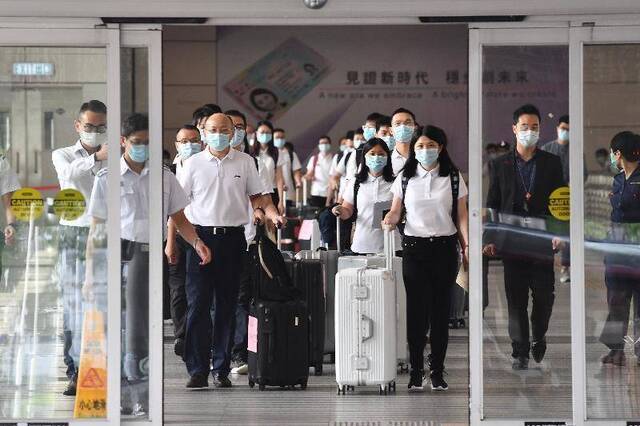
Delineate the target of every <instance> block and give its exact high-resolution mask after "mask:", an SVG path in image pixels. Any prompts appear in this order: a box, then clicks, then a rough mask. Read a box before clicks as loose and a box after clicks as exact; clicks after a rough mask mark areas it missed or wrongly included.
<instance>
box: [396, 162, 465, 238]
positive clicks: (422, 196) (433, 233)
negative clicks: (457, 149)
mask: <svg viewBox="0 0 640 426" xmlns="http://www.w3.org/2000/svg"><path fill="white" fill-rule="evenodd" d="M439 171H440V167H436V168H434V169H433V170H431V171H426V170H425V169H424V168H422V166H420V165H418V167H417V170H416V176H414V177H412V178H411V179H409V183H408V185H407V193H406V200H405V202H404V205H405V208H406V211H407V217H406V225H405V228H404V233H405V235H408V236H411V237H422V238H428V237H446V236H449V235H453V234H455V233H456V232H458V231H457V230H456V226H455V224H454V223H453V220H452V219H451V208H452V205H453V200H452V199H451V178H450V177H449V176H444V177H443V176H438V173H439ZM403 174H404V172H402V173H400V174H399V175H398V177H397V178H396V180H395V182H394V183H393V186H392V187H391V192H393V195H394V197H398V198H400V199H402V176H403ZM467 192H468V191H467V185H466V184H465V182H464V179H463V178H462V175H460V185H459V189H458V198H462V197H464V196H466V195H467Z"/></svg>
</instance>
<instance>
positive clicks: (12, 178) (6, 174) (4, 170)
mask: <svg viewBox="0 0 640 426" xmlns="http://www.w3.org/2000/svg"><path fill="white" fill-rule="evenodd" d="M18 189H20V181H18V176H17V175H16V174H15V172H14V171H13V170H11V165H10V164H9V160H7V158H6V157H5V156H4V155H0V195H4V194H8V193H9V192H13V191H16V190H18Z"/></svg>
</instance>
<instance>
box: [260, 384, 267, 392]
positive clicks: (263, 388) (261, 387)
mask: <svg viewBox="0 0 640 426" xmlns="http://www.w3.org/2000/svg"><path fill="white" fill-rule="evenodd" d="M265 388H266V386H265V385H263V384H262V383H260V384H259V385H258V389H260V390H261V391H263V390H265Z"/></svg>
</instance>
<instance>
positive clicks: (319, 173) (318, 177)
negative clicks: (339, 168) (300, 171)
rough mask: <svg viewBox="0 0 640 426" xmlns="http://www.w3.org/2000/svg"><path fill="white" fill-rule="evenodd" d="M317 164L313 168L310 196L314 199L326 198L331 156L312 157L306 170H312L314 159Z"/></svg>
mask: <svg viewBox="0 0 640 426" xmlns="http://www.w3.org/2000/svg"><path fill="white" fill-rule="evenodd" d="M316 156H317V158H318V162H317V163H316V166H315V173H314V179H313V182H312V183H311V195H312V196H314V197H326V196H327V190H328V189H329V172H330V171H331V161H332V159H333V156H332V155H331V154H328V153H323V152H321V153H319V154H315V155H312V156H311V158H309V163H308V164H307V170H313V163H314V162H315V158H316Z"/></svg>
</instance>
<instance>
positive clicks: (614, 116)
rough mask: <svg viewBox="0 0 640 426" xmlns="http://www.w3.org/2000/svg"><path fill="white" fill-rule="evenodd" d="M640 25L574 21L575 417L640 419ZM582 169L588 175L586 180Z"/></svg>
mask: <svg viewBox="0 0 640 426" xmlns="http://www.w3.org/2000/svg"><path fill="white" fill-rule="evenodd" d="M639 34H640V29H639V28H638V27H632V26H619V27H613V26H606V25H599V24H598V23H595V24H594V23H590V24H587V25H586V26H585V25H583V24H582V23H576V24H575V26H574V27H573V28H572V29H571V64H572V65H571V80H572V86H571V99H572V101H571V102H572V105H571V106H572V110H573V111H576V113H575V119H576V120H575V122H574V129H575V137H576V138H578V140H581V141H583V143H582V144H580V146H575V147H572V148H573V151H572V160H573V161H572V176H576V179H575V181H576V182H578V184H577V185H576V192H575V194H572V196H573V198H572V205H575V206H576V208H575V209H574V210H575V211H574V212H573V219H574V221H575V222H574V223H573V224H572V225H573V227H572V235H575V239H577V240H578V241H580V242H583V245H580V244H579V245H578V246H580V247H579V249H578V250H577V251H576V252H575V253H573V254H572V256H575V257H572V261H575V263H576V264H578V265H584V266H583V267H581V268H576V269H574V270H573V271H572V272H573V274H574V275H575V278H576V280H577V281H578V282H583V283H584V286H580V287H576V288H575V290H576V292H575V293H574V296H575V299H576V300H575V302H576V303H575V306H574V308H575V310H574V319H575V321H576V323H577V324H576V325H577V327H576V328H575V329H574V330H575V336H576V339H575V346H574V348H573V349H574V350H573V360H574V363H575V365H576V368H575V369H574V372H575V386H574V413H575V414H574V416H575V422H576V424H589V425H591V424H599V425H605V424H606V425H613V426H615V425H628V424H638V421H639V420H640V380H639V379H640V316H639V315H640V314H639V313H640V303H639V300H640V251H639V247H640V245H639V244H640V234H639V232H638V229H639V227H640V219H639V217H640V216H638V214H637V213H638V212H639V211H640V179H639V174H640V170H638V161H639V160H640V136H638V133H640V102H639V101H638V94H639V93H640V36H639ZM578 176H583V179H577V177H578ZM572 278H573V277H572Z"/></svg>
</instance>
